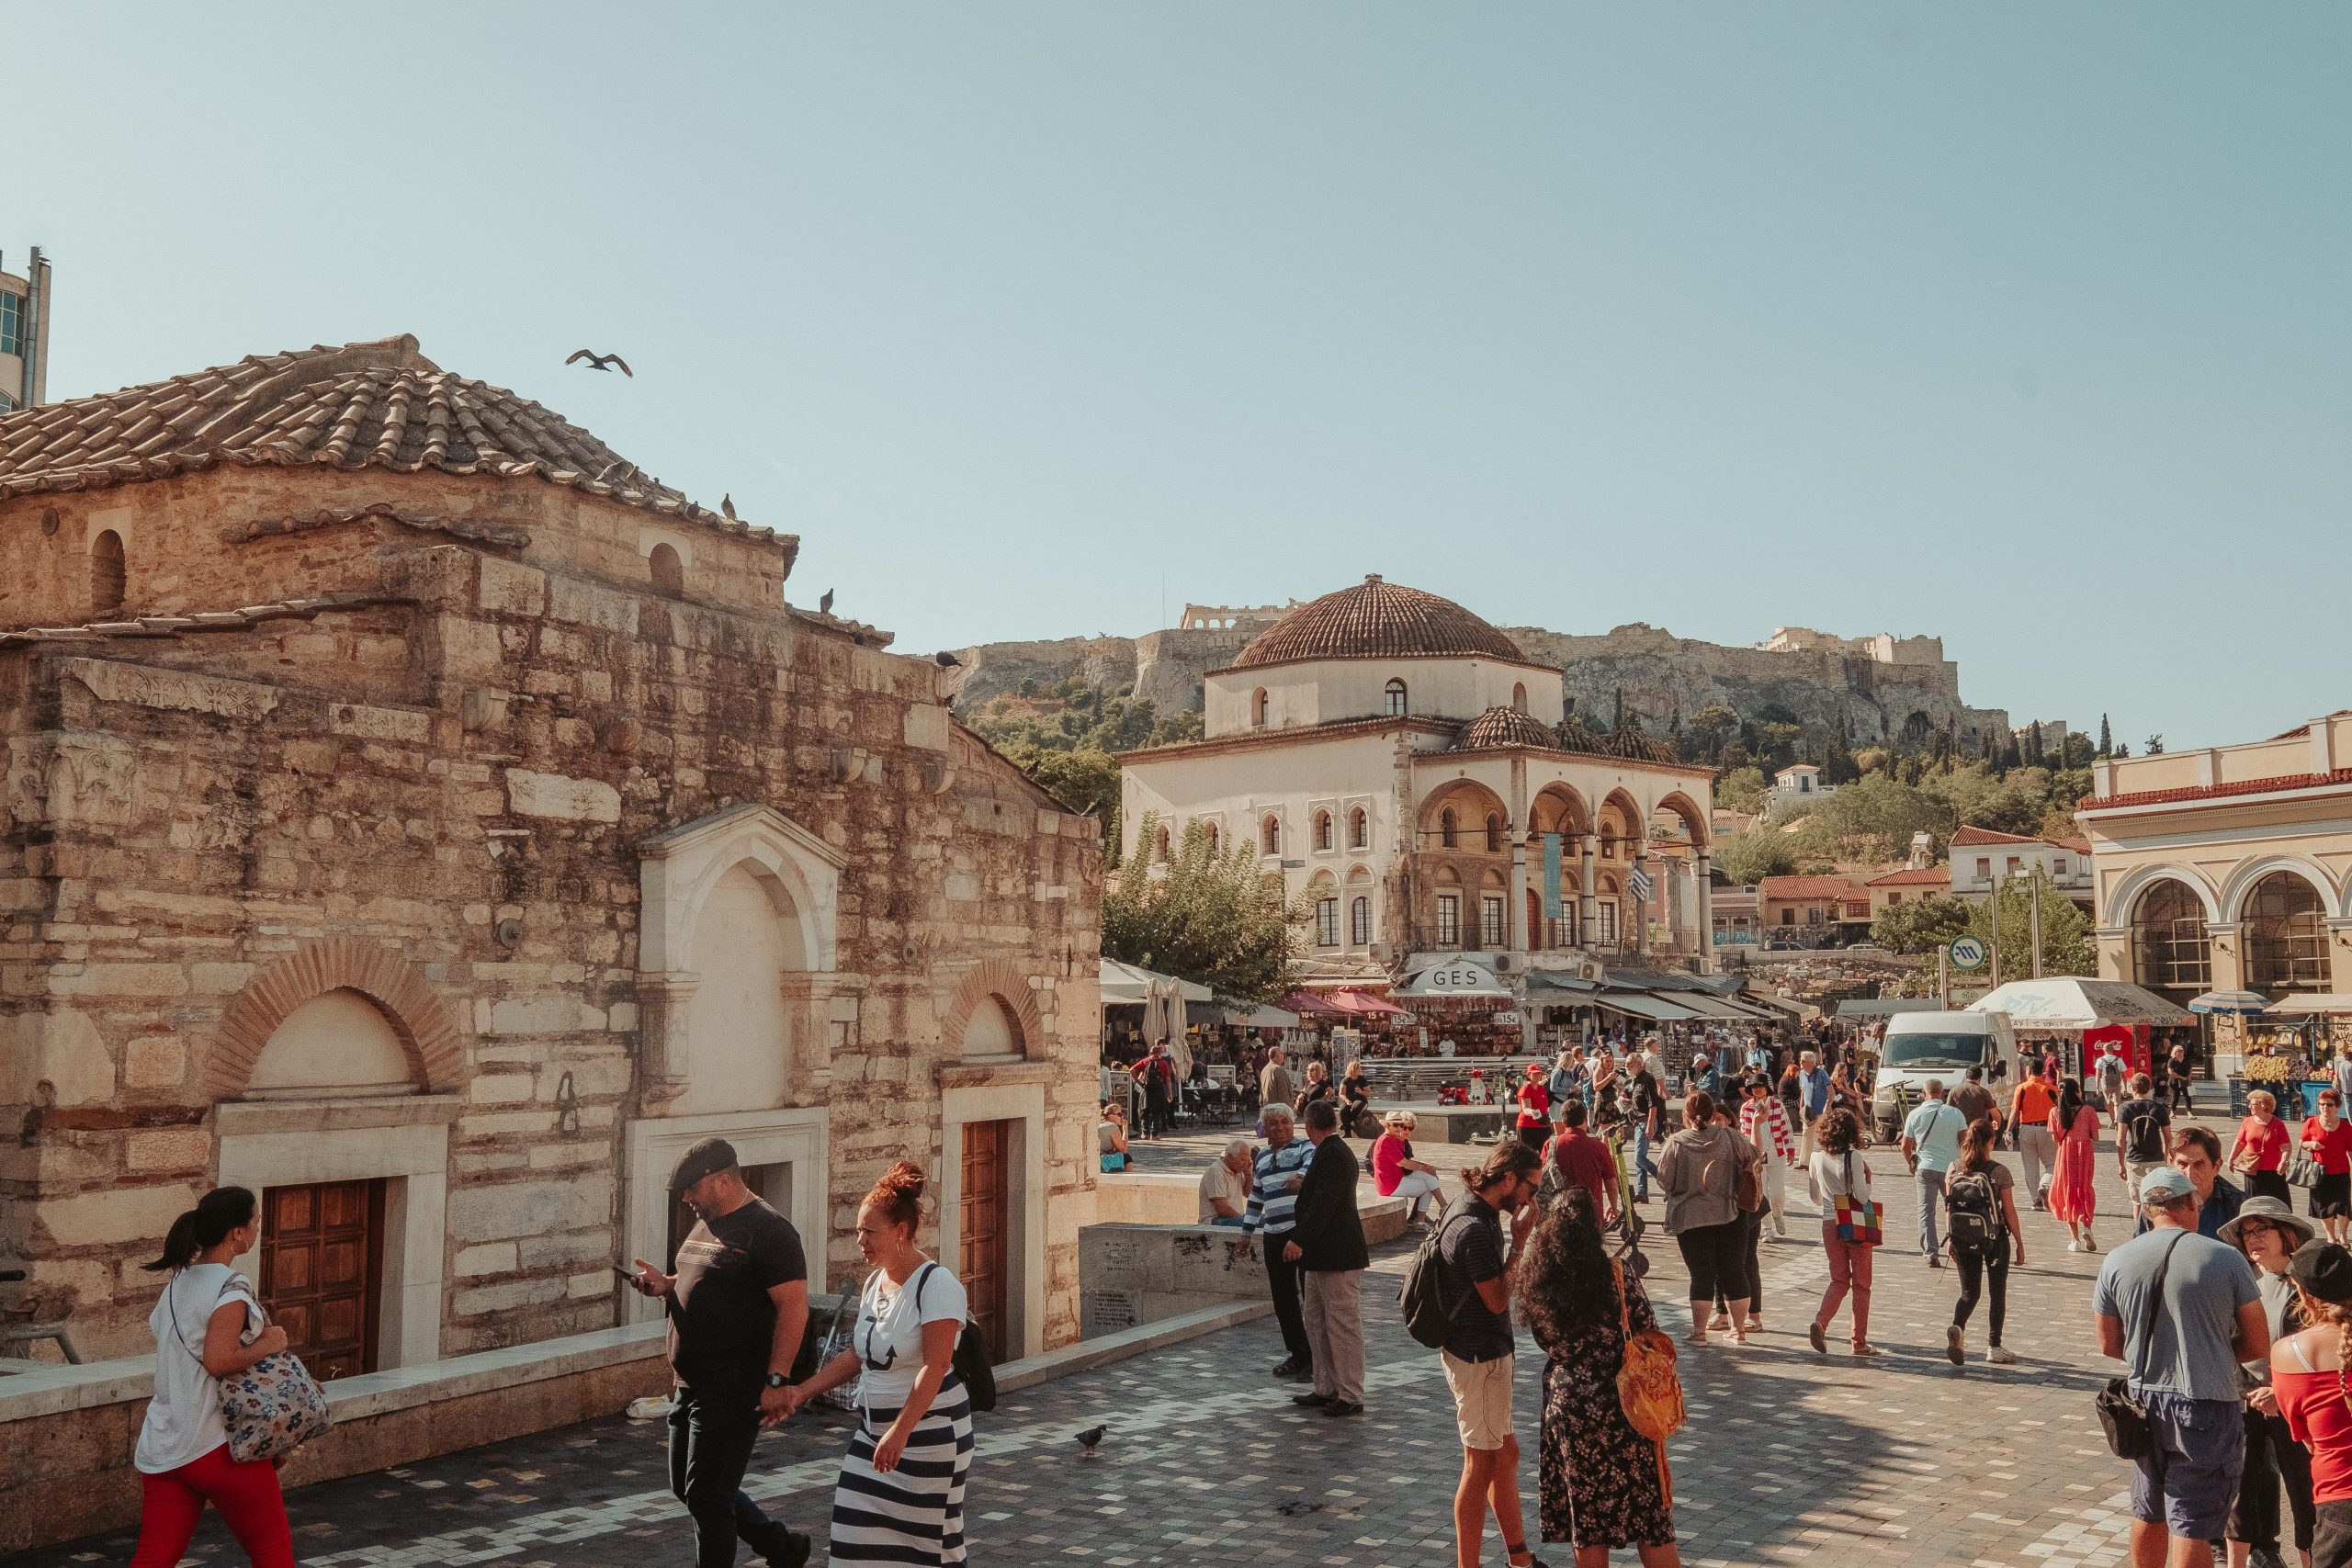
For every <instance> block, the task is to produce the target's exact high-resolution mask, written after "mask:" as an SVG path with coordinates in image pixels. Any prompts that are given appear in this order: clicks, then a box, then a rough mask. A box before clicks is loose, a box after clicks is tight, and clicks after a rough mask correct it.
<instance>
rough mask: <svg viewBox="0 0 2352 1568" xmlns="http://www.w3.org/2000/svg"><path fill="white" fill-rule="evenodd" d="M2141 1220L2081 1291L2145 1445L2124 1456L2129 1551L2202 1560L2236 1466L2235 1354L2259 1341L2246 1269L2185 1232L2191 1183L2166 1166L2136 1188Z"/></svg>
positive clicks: (2260, 1323) (2246, 1352)
mask: <svg viewBox="0 0 2352 1568" xmlns="http://www.w3.org/2000/svg"><path fill="white" fill-rule="evenodd" d="M2139 1198H2140V1209H2141V1213H2143V1214H2144V1215H2145V1216H2146V1223H2147V1225H2148V1228H2147V1229H2146V1230H2145V1231H2144V1232H2143V1233H2142V1234H2140V1235H2137V1236H2134V1237H2133V1238H2132V1239H2131V1240H2130V1241H2128V1242H2125V1243H2124V1244H2123V1245H2122V1246H2121V1247H2117V1248H2116V1249H2115V1250H2114V1251H2113V1252H2110V1253H2109V1254H2108V1255H2107V1261H2106V1263H2105V1264H2104V1265H2102V1266H2101V1267H2100V1269H2099V1271H2098V1285H2097V1286H2096V1287H2095V1288H2094V1289H2093V1291H2092V1292H2091V1307H2092V1310H2093V1311H2094V1312H2095V1313H2096V1314H2098V1348H2099V1354H2101V1355H2103V1356H2111V1357H2113V1358H2115V1359H2118V1360H2120V1361H2122V1362H2123V1363H2124V1364H2125V1365H2126V1366H2128V1367H2129V1368H2130V1369H2131V1371H2130V1384H2131V1395H2132V1397H2133V1398H2135V1399H2137V1400H2139V1401H2141V1402H2142V1403H2143V1404H2145V1405H2146V1406H2147V1409H2148V1425H2149V1427H2151V1428H2152V1429H2153V1430H2154V1435H2155V1449H2154V1452H2152V1453H2150V1454H2147V1455H2145V1456H2143V1458H2141V1459H2138V1460H2135V1461H2132V1469H2131V1561H2132V1562H2134V1563H2137V1564H2143V1565H2154V1564H2157V1563H2165V1562H2169V1563H2170V1564H2171V1565H2172V1568H2188V1564H2191V1563H2194V1564H2198V1565H2199V1568H2203V1565H2205V1564H2209V1563H2211V1562H2213V1561H2214V1559H2215V1557H2216V1556H2217V1555H2218V1552H2217V1551H2216V1549H2217V1548H2218V1547H2219V1546H2220V1544H2221V1542H2222V1539H2223V1538H2224V1537H2225V1536H2226V1535H2227V1534H2228V1532H2229V1524H2230V1512H2231V1509H2232V1507H2233V1505H2234V1504H2235V1503H2236V1502H2237V1495H2238V1481H2239V1478H2240V1476H2241V1474H2242V1473H2243V1472H2244V1470H2245V1420H2244V1417H2243V1416H2242V1415H2241V1396H2240V1393H2239V1381H2238V1363H2239V1362H2241V1361H2258V1360H2260V1359H2263V1358H2264V1357H2266V1356H2267V1355H2268V1354H2269V1353H2270V1321H2269V1319H2268V1318H2267V1316H2266V1315H2265V1314H2264V1312H2263V1307H2262V1297H2261V1294H2260V1292H2258V1291H2257V1290H2256V1286H2255V1280H2254V1271H2253V1270H2252V1269H2250V1268H2248V1267H2247V1266H2246V1261H2245V1255H2244V1254H2242V1253H2240V1252H2239V1251H2238V1249H2237V1248H2235V1247H2228V1246H2225V1245H2223V1244H2222V1243H2221V1242H2219V1241H2215V1240H2213V1239H2211V1237H2208V1236H2201V1235H2198V1234H2197V1189H2196V1187H2195V1186H2194V1185H2193V1184H2192V1183H2191V1182H2190V1181H2189V1179H2188V1177H2187V1176H2186V1175H2184V1174H2183V1173H2182V1172H2180V1171H2178V1170H2177V1169H2175V1168H2172V1167H2170V1166H2162V1167H2159V1168H2156V1169H2154V1170H2152V1171H2150V1172H2149V1173H2148V1174H2147V1176H2146V1177H2145V1178H2144V1179H2143V1180H2142V1181H2141V1183H2140V1189H2139Z"/></svg>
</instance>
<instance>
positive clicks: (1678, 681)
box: [955, 604, 2009, 746]
mask: <svg viewBox="0 0 2352 1568" xmlns="http://www.w3.org/2000/svg"><path fill="white" fill-rule="evenodd" d="M1291 607H1292V606H1291V605H1287V604H1256V605H1245V606H1234V605H1216V604H1187V605H1185V606H1184V614H1183V616H1182V619H1181V620H1180V621H1179V622H1178V624H1177V625H1176V626H1172V627H1170V628H1169V629H1168V630H1166V631H1157V632H1148V633H1146V634H1145V635H1143V636H1142V637H1059V638H1055V639H1052V640H1048V641H1040V642H992V643H982V644H980V645H978V646H977V647H973V648H963V649H956V658H958V659H959V660H962V661H963V666H964V667H963V669H962V670H960V671H956V688H955V691H956V709H957V711H958V712H962V713H971V712H973V711H975V710H976V709H978V708H979V707H980V706H981V705H984V704H986V703H987V702H988V701H989V699H991V698H993V697H996V696H998V695H1000V694H1004V693H1009V692H1012V691H1013V690H1014V689H1015V688H1017V687H1018V686H1019V685H1020V683H1021V682H1023V680H1034V681H1035V682H1037V683H1038V684H1039V685H1047V684H1051V683H1053V682H1059V681H1063V680H1067V679H1069V678H1070V677H1073V676H1075V677H1076V678H1077V679H1079V680H1080V681H1082V682H1085V683H1086V684H1088V685H1090V686H1097V687H1101V688H1103V690H1105V691H1110V692H1115V691H1117V690H1118V689H1119V688H1121V687H1124V686H1127V685H1130V684H1132V685H1133V686H1134V688H1135V694H1136V696H1138V697H1143V698H1147V699H1148V700H1149V701H1150V702H1151V703H1153V704H1154V705H1156V706H1158V707H1159V709H1160V711H1162V712H1163V713H1175V712H1181V711H1183V710H1186V709H1198V708H1199V707H1200V705H1201V678H1202V676H1203V675H1204V674H1205V673H1206V672H1207V671H1211V670H1216V669H1219V668H1222V667H1223V666H1224V665H1226V664H1227V663H1230V662H1231V661H1232V659H1233V656H1234V655H1235V654H1237V653H1238V652H1240V651H1241V649H1242V646H1243V645H1244V644H1245V643H1247V642H1248V641H1249V640H1250V638H1251V637H1255V636H1256V635H1257V634H1258V633H1259V632H1261V631H1262V630H1264V629H1265V628H1266V627H1267V626H1271V625H1272V624H1273V622H1274V621H1275V620H1276V619H1278V618H1279V617H1280V616H1281V615H1282V614H1283V612H1284V611H1285V610H1287V609H1289V608H1291ZM1502 629H1503V630H1504V631H1505V632H1506V633H1508V634H1509V635H1510V637H1512V639H1513V640H1515V641H1517V642H1518V644H1519V645H1520V647H1521V649H1525V651H1526V652H1527V654H1528V656H1529V657H1530V658H1531V659H1538V660H1544V661H1546V662H1550V663H1556V664H1557V665H1559V667H1560V670H1561V671H1562V673H1563V674H1564V675H1565V676H1566V682H1567V695H1568V698H1569V701H1570V705H1571V708H1572V710H1573V711H1574V712H1577V713H1580V714H1585V715H1588V716H1591V717H1592V718H1593V719H1595V720H1596V721H1597V722H1600V723H1602V724H1607V723H1609V722H1611V720H1612V719H1613V718H1614V716H1615V714H1616V704H1617V699H1618V694H1619V693H1621V692H1622V693H1623V695H1624V703H1625V712H1626V714H1627V715H1628V716H1631V717H1634V718H1638V719H1639V720H1640V722H1641V725H1642V728H1645V730H1647V731H1648V732H1650V733H1651V734H1653V735H1664V734H1666V733H1668V731H1669V730H1671V729H1672V728H1673V727H1674V724H1675V721H1676V719H1677V718H1680V719H1682V720H1684V721H1688V720H1689V719H1690V718H1691V716H1692V715H1694V714H1696V713H1697V712H1698V711H1699V710H1700V709H1702V708H1703V707H1705V706H1707V705H1709V704H1710V703H1722V704H1724V705H1727V706H1729V707H1730V708H1731V709H1732V710H1733V711H1734V712H1736V713H1737V714H1738V715H1739V716H1740V717H1741V718H1743V719H1747V720H1760V719H1764V718H1766V717H1771V718H1781V717H1784V716H1793V717H1794V719H1795V720H1796V721H1797V722H1800V723H1804V724H1807V725H1819V726H1822V727H1825V728H1826V727H1830V726H1834V725H1836V724H1838V722H1839V720H1840V718H1841V716H1842V718H1843V720H1844V722H1845V724H1846V727H1847V731H1848V736H1849V740H1850V742H1851V743H1852V744H1854V745H1858V746H1859V745H1870V744H1873V743H1876V742H1880V741H1883V740H1887V739H1898V738H1902V737H1904V736H1905V734H1906V733H1907V734H1908V735H1909V736H1910V737H1911V738H1912V739H1915V740H1917V739H1925V738H1926V736H1928V734H1930V733H1932V732H1934V731H1937V730H1940V729H1942V728H1944V727H1945V724H1946V722H1947V720H1949V721H1951V725H1952V728H1953V729H1954V731H1955V732H1956V734H1957V737H1958V739H1961V740H1962V741H1963V742H1966V741H1968V740H1972V739H1978V738H1980V737H1981V736H1983V735H1984V734H1985V733H1987V732H1988V731H1990V730H1992V729H1993V728H1995V727H1996V726H1997V727H1999V728H2003V729H2006V728H2008V724H2009V717H2008V714H2007V711H2006V710H2004V709H2001V708H1979V707H1971V706H1969V705H1967V704H1965V703H1963V702H1962V700H1961V696H1960V666H1959V665H1957V664H1955V663H1954V662H1952V661H1951V660H1948V659H1946V658H1945V657H1944V649H1943V639H1942V638H1941V637H1894V636H1891V635H1889V634H1885V633H1881V634H1879V635H1877V636H1874V637H1833V636H1830V635H1828V634H1826V633H1824V632H1818V631H1814V630H1812V629H1810V628H1809V627H1804V626H1782V627H1780V628H1778V629H1777V630H1775V631H1774V632H1773V633H1772V635H1771V636H1770V637H1768V638H1766V639H1765V640H1764V641H1763V642H1761V643H1758V644H1757V645H1756V646H1754V647H1751V648H1731V647H1726V646H1724V644H1721V643H1713V642H1699V641H1696V640H1694V639H1692V638H1690V637H1676V636H1675V635H1674V634H1672V633H1671V632H1668V631H1666V630H1664V629H1662V628H1660V627H1657V626H1648V625H1645V624H1644V623H1642V622H1638V621H1636V622H1634V623H1633V624H1632V625H1629V626H1619V627H1617V628H1615V629H1614V630H1612V631H1610V632H1606V633H1603V634H1601V635H1600V636H1593V637H1578V636H1574V635H1571V634H1568V633H1565V632H1555V631H1546V630H1545V629H1544V628H1543V627H1541V626H1506V627H1504V628H1502Z"/></svg>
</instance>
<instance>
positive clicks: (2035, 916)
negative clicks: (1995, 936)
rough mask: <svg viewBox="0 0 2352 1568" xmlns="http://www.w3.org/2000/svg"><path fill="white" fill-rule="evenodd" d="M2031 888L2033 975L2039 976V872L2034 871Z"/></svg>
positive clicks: (2036, 977)
mask: <svg viewBox="0 0 2352 1568" xmlns="http://www.w3.org/2000/svg"><path fill="white" fill-rule="evenodd" d="M2031 886H2032V889H2033V977H2034V978H2035V979H2037V980H2039V979H2041V873H2040V872H2036V873H2034V875H2033V881H2032V884H2031Z"/></svg>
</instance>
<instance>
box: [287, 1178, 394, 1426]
mask: <svg viewBox="0 0 2352 1568" xmlns="http://www.w3.org/2000/svg"><path fill="white" fill-rule="evenodd" d="M383 1255H384V1184H383V1183H382V1182H381V1181H322V1182H314V1183H311V1184H310V1185H307V1186H302V1187H273V1188H270V1189H269V1190H267V1191H266V1193H264V1194H263V1199H262V1232H261V1280H260V1284H261V1299H262V1305H263V1306H264V1307H266V1308H267V1309H268V1312H269V1316H270V1321H271V1322H273V1323H275V1324H277V1325H278V1326H279V1327H281V1328H283V1329H285V1330H286V1338H287V1341H288V1348H289V1349H291V1350H292V1351H293V1352H294V1353H295V1354H296V1355H297V1356H300V1358H301V1359H302V1362H303V1364H304V1365H305V1366H307V1367H309V1368H310V1369H311V1376H312V1377H314V1378H317V1379H318V1380H319V1381H320V1382H326V1381H327V1380H328V1379H329V1378H347V1377H353V1376H356V1375H357V1374H358V1373H361V1372H372V1371H375V1370H376V1329H377V1325H378V1323H379V1301H378V1297H379V1294H380V1292H379V1286H380V1284H381V1282H382V1277H383Z"/></svg>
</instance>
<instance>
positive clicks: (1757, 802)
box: [1715, 768, 1770, 811]
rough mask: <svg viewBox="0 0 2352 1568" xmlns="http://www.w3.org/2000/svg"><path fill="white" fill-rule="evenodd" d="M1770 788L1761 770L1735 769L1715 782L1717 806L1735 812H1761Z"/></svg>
mask: <svg viewBox="0 0 2352 1568" xmlns="http://www.w3.org/2000/svg"><path fill="white" fill-rule="evenodd" d="M1768 788H1770V785H1768V784H1766V783H1765V782H1764V774H1763V773H1762V771H1761V770H1759V769H1756V768H1734V769H1732V770H1731V772H1729V773H1725V774H1724V776H1723V777H1721V778H1719V779H1717V780H1716V781H1715V804H1716V805H1717V806H1722V807H1728V808H1730V809H1731V810H1734V811H1761V810H1763V809H1764V792H1765V791H1766V790H1767V789H1768Z"/></svg>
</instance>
